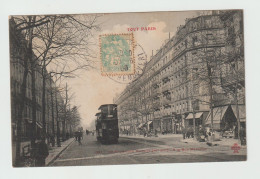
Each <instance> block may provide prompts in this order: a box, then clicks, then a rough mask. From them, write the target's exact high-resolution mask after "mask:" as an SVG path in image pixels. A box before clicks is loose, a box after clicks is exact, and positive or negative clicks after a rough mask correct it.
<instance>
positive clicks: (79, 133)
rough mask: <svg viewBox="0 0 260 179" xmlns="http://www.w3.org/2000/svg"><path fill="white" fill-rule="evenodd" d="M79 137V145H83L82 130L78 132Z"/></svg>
mask: <svg viewBox="0 0 260 179" xmlns="http://www.w3.org/2000/svg"><path fill="white" fill-rule="evenodd" d="M77 138H78V143H79V145H82V143H81V132H80V131H79V132H78V135H77Z"/></svg>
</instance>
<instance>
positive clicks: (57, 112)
mask: <svg viewBox="0 0 260 179" xmlns="http://www.w3.org/2000/svg"><path fill="white" fill-rule="evenodd" d="M57 93H58V91H55V99H56V121H57V146H58V147H60V146H61V145H60V125H59V108H58V99H57Z"/></svg>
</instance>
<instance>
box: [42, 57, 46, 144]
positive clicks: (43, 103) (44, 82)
mask: <svg viewBox="0 0 260 179" xmlns="http://www.w3.org/2000/svg"><path fill="white" fill-rule="evenodd" d="M45 71H46V70H45V60H44V62H43V67H42V125H43V138H44V140H45V138H46V119H45V117H46V115H45V112H46V101H45V93H46V74H45Z"/></svg>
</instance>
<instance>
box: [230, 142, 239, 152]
mask: <svg viewBox="0 0 260 179" xmlns="http://www.w3.org/2000/svg"><path fill="white" fill-rule="evenodd" d="M240 148H241V147H240V146H239V145H238V144H237V143H234V145H233V146H232V147H231V150H234V152H233V153H239V152H238V151H239V150H240Z"/></svg>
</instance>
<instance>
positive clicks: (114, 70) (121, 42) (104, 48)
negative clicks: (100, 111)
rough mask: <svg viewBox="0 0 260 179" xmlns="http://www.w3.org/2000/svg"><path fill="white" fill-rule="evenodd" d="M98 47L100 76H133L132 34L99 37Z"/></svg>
mask: <svg viewBox="0 0 260 179" xmlns="http://www.w3.org/2000/svg"><path fill="white" fill-rule="evenodd" d="M99 47H100V61H101V75H102V76H122V75H134V74H135V57H134V35H133V33H122V34H104V35H100V36H99Z"/></svg>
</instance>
